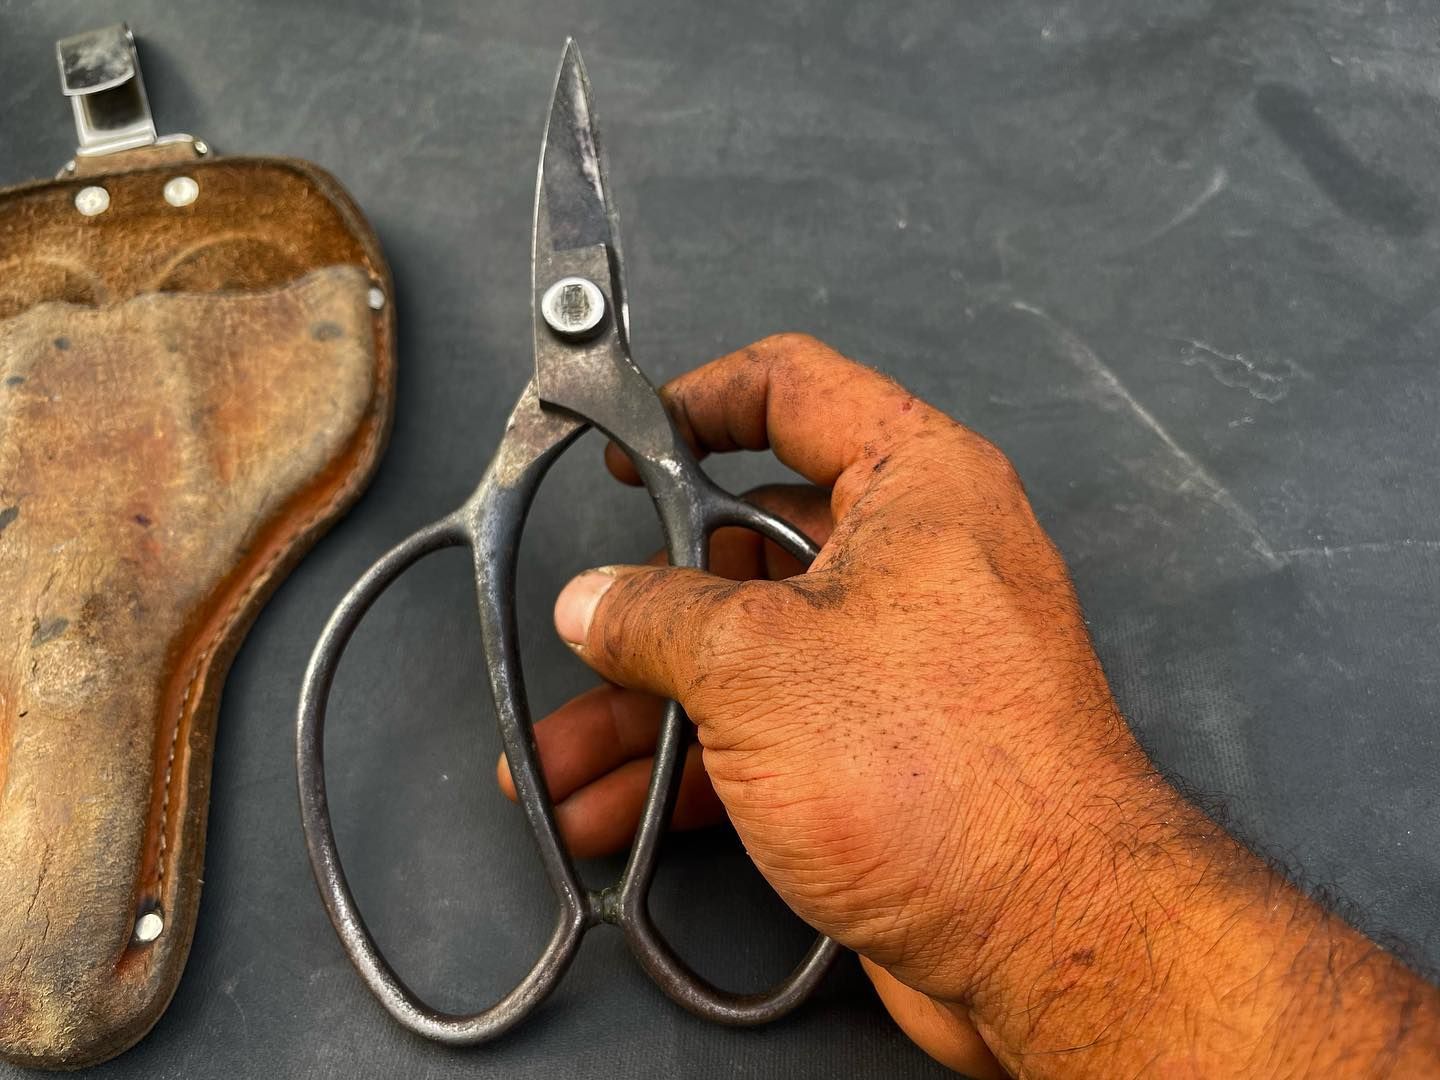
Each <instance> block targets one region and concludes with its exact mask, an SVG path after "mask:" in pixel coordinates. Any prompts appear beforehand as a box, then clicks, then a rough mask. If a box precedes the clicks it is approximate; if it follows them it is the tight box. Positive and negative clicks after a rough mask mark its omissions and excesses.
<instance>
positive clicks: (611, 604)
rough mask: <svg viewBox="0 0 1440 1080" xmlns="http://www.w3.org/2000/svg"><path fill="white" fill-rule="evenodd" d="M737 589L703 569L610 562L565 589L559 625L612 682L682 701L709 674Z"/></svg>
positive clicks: (557, 617)
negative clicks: (707, 669) (723, 616)
mask: <svg viewBox="0 0 1440 1080" xmlns="http://www.w3.org/2000/svg"><path fill="white" fill-rule="evenodd" d="M740 588H741V586H740V585H738V584H737V583H736V582H733V581H727V580H725V579H724V578H718V577H715V576H713V575H711V574H707V573H704V572H703V571H700V570H691V569H683V568H679V569H677V568H672V567H655V566H605V567H601V568H600V569H598V570H587V571H585V572H584V573H583V574H581V575H579V576H578V577H576V578H574V579H573V580H572V581H571V582H570V583H569V584H568V585H566V586H565V588H564V589H562V590H561V592H560V596H559V598H558V599H557V600H556V601H555V629H556V630H557V631H558V632H559V634H560V636H561V638H563V639H564V640H565V643H566V644H568V645H569V646H570V647H571V648H572V649H574V650H575V652H576V653H577V654H578V655H579V656H580V658H581V659H583V660H584V661H585V662H586V663H587V664H589V665H590V666H591V667H593V668H594V669H595V670H596V671H597V672H599V673H600V674H601V675H602V676H604V677H605V678H607V679H609V680H610V681H611V682H617V683H620V684H621V685H622V686H629V687H632V688H634V689H637V690H648V691H650V692H651V693H654V694H660V695H662V696H664V697H668V698H676V699H679V698H680V697H681V696H682V695H683V694H684V693H685V692H686V691H687V690H689V689H690V688H691V687H692V686H693V684H694V682H695V681H696V679H697V678H699V677H700V676H701V675H702V674H703V673H704V668H705V666H706V662H707V657H708V656H709V654H710V653H711V652H712V645H713V643H714V641H715V640H716V638H717V636H718V633H717V631H718V627H717V625H716V624H717V622H718V621H719V616H720V615H721V614H722V613H723V611H724V610H725V608H726V607H727V606H728V604H729V603H730V600H731V598H732V597H733V596H734V594H735V593H736V592H737V590H739V589H740Z"/></svg>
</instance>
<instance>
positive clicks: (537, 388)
mask: <svg viewBox="0 0 1440 1080" xmlns="http://www.w3.org/2000/svg"><path fill="white" fill-rule="evenodd" d="M540 161H541V165H540V171H539V177H538V179H537V181H536V191H535V219H534V227H533V230H532V236H533V242H532V249H531V250H532V255H531V279H530V280H531V298H532V320H533V322H534V334H535V382H533V383H531V384H530V385H528V386H526V388H525V390H524V392H523V393H522V394H521V396H520V400H519V402H518V403H517V404H516V406H515V411H514V412H512V413H511V415H510V421H509V423H507V424H506V426H505V435H504V438H503V439H502V440H501V444H500V447H499V449H498V450H497V451H496V454H495V457H494V459H493V460H492V461H491V464H490V467H489V468H488V469H487V470H486V472H485V476H484V478H483V479H482V481H481V483H480V486H479V487H478V488H477V489H476V491H475V493H474V494H473V495H471V496H470V498H469V499H468V500H467V501H466V502H465V504H464V505H463V506H462V507H461V508H460V509H459V510H457V511H456V512H455V513H454V514H452V515H450V516H449V517H447V518H444V519H442V520H441V521H438V522H436V523H435V524H433V525H429V526H426V527H425V528H423V529H421V530H419V531H418V532H416V533H415V534H414V535H412V536H411V537H410V538H409V539H408V540H405V541H402V542H401V543H400V544H399V545H397V546H396V547H394V548H392V549H391V551H390V552H389V553H388V554H386V555H385V556H383V557H382V558H381V559H380V560H379V562H377V563H376V564H375V565H374V566H372V567H371V568H370V570H369V571H367V572H366V573H365V574H364V575H363V576H362V577H361V578H360V580H359V582H357V583H356V585H355V586H354V587H353V588H352V589H351V590H350V591H349V592H348V593H347V594H346V595H345V598H344V600H342V601H341V603H340V606H339V608H337V609H336V611H335V614H334V615H332V616H331V618H330V621H329V622H328V623H327V624H326V627H325V631H324V632H323V633H322V634H321V637H320V642H319V644H318V645H317V646H316V649H315V653H314V655H313V657H312V658H311V661H310V667H309V669H308V670H307V671H306V674H305V682H304V685H303V686H302V687H301V691H300V708H299V720H298V725H297V732H296V766H297V772H298V778H299V785H300V807H301V815H302V819H303V825H304V828H305V840H306V844H307V846H308V847H309V851H310V864H311V867H312V869H313V870H314V872H315V880H316V883H317V884H318V886H319V888H320V893H321V895H322V897H323V898H324V901H325V906H326V909H327V910H328V912H329V914H330V921H331V924H332V925H333V926H334V927H335V931H336V933H337V934H339V936H340V940H341V942H342V944H343V945H344V946H345V950H346V952H347V953H349V955H350V959H351V961H352V962H353V963H354V964H355V966H356V968H357V970H358V971H359V972H360V974H361V976H362V978H364V980H365V983H366V985H367V986H369V987H370V989H371V991H373V992H374V994H375V996H376V997H377V998H379V999H380V1002H381V1003H382V1004H383V1005H384V1006H385V1008H386V1010H387V1011H388V1012H389V1013H390V1015H391V1016H393V1017H394V1018H395V1019H396V1020H397V1021H398V1022H399V1023H400V1024H401V1025H403V1026H404V1027H405V1028H407V1029H409V1030H410V1031H413V1032H415V1033H416V1034H418V1035H423V1036H425V1037H426V1038H430V1039H434V1040H436V1041H438V1042H443V1043H447V1044H449V1045H454V1046H472V1045H476V1044H478V1043H483V1042H488V1041H489V1040H491V1039H493V1038H496V1037H497V1036H499V1035H502V1034H504V1033H505V1032H507V1031H509V1030H510V1028H512V1027H514V1026H515V1025H516V1024H517V1023H519V1022H520V1021H521V1020H523V1019H525V1018H526V1017H527V1016H528V1015H529V1014H530V1013H531V1012H533V1011H534V1010H535V1008H536V1006H538V1005H539V1004H540V1003H541V1002H542V1001H544V1000H545V998H546V997H547V996H548V995H549V994H550V993H551V992H552V991H553V990H554V989H555V986H556V984H557V983H558V982H559V981H560V978H561V976H563V975H564V974H565V971H566V969H567V968H569V966H570V963H571V961H572V960H573V959H574V957H575V952H576V950H577V949H578V948H579V947H580V941H581V938H582V937H583V936H584V934H585V932H586V931H587V930H589V929H590V928H591V927H592V926H596V925H598V924H600V923H610V924H612V925H614V926H617V927H619V928H620V930H621V931H623V932H624V935H625V940H626V942H627V944H628V945H629V947H630V950H631V951H632V952H633V953H634V954H635V957H636V959H637V960H638V961H639V962H640V965H641V966H642V967H643V968H644V969H645V971H646V972H647V973H648V974H649V975H650V977H651V978H652V979H654V980H655V982H656V983H657V984H658V985H659V986H660V988H661V989H662V990H664V991H665V993H666V994H668V995H669V996H670V997H671V998H672V999H674V1000H675V1001H676V1002H678V1003H680V1004H681V1005H683V1006H684V1007H685V1008H687V1009H689V1010H690V1011H691V1012H693V1013H694V1014H696V1015H697V1016H700V1017H703V1018H705V1019H707V1020H715V1021H718V1022H721V1023H726V1024H746V1025H750V1024H762V1023H768V1022H770V1021H772V1020H776V1019H778V1018H779V1017H781V1016H783V1015H785V1014H786V1013H788V1012H789V1011H790V1010H791V1009H793V1008H794V1007H795V1006H797V1005H799V1004H800V1003H801V1002H802V1001H803V1000H804V999H805V998H806V997H808V996H809V995H810V993H811V992H812V991H813V990H814V989H815V987H816V986H817V985H819V982H820V980H821V979H822V978H823V977H824V975H825V972H826V970H827V969H828V968H829V966H830V964H831V962H832V961H833V960H834V958H835V955H836V952H837V946H836V945H835V943H834V942H832V941H829V940H826V939H825V938H823V937H822V938H820V939H819V940H818V941H816V943H815V944H814V945H812V946H811V948H810V950H809V951H808V952H807V953H806V954H805V956H804V958H803V959H802V960H801V961H800V963H799V965H798V966H797V967H796V968H795V970H794V971H793V972H792V973H791V974H790V975H789V976H787V977H786V978H785V979H783V980H781V981H780V982H779V983H777V984H776V985H775V986H774V987H773V988H771V989H769V990H766V991H763V992H759V993H745V994H740V993H733V992H728V991H724V990H721V989H719V988H718V987H716V986H714V985H713V984H711V983H709V982H707V981H706V980H705V979H703V978H702V977H700V976H699V975H697V974H696V973H695V972H694V971H693V970H692V969H691V968H690V967H689V966H687V965H686V963H685V961H684V960H682V959H681V958H680V957H679V956H678V955H677V954H676V952H675V950H674V948H673V947H672V946H671V945H670V943H669V942H668V941H667V940H666V938H665V935H663V934H662V933H661V932H660V930H659V929H658V928H657V927H656V925H655V922H654V920H653V918H652V917H651V914H650V907H649V900H650V888H651V885H652V883H653V882H654V879H655V870H656V856H657V854H658V851H659V845H660V841H661V839H662V838H663V836H664V834H665V830H666V826H667V824H668V822H669V820H670V814H671V811H672V809H673V808H674V805H675V798H676V796H677V795H678V794H679V791H680V777H681V765H682V762H683V761H684V752H685V745H686V742H687V741H688V734H689V723H688V721H687V720H686V718H685V714H684V712H683V711H682V710H681V709H680V707H679V706H678V705H677V704H675V703H674V702H671V703H670V705H669V707H668V708H667V709H666V711H665V718H664V721H663V723H662V726H661V731H660V738H659V741H658V743H657V744H656V748H655V762H654V767H653V769H652V771H651V776H650V787H649V791H648V792H647V794H646V797H645V806H644V810H643V812H642V814H641V818H640V823H639V827H638V829H637V830H636V834H635V840H634V843H633V844H632V846H631V849H630V854H629V858H628V859H627V860H626V863H625V869H624V872H623V873H622V874H621V875H620V877H619V879H618V880H617V881H616V882H615V883H614V884H612V885H608V886H606V887H604V888H601V889H587V888H586V887H585V886H584V885H582V884H581V881H580V876H579V874H578V873H577V872H576V869H575V863H574V860H573V859H571V857H570V855H569V854H568V853H567V852H566V851H565V848H564V846H563V844H562V843H561V840H560V834H559V831H558V830H557V828H556V825H555V814H554V806H553V804H552V802H551V799H550V795H549V793H548V792H547V791H546V790H545V784H544V781H543V779H542V777H541V771H540V762H539V759H538V757H537V754H536V749H535V739H534V734H533V730H532V717H531V715H530V709H529V703H528V700H527V698H526V694H525V682H524V676H523V671H522V667H521V650H520V647H519V642H520V626H519V619H518V617H517V613H516V610H515V572H516V567H517V566H518V563H519V557H520V536H521V531H522V529H523V527H524V523H525V518H526V516H527V515H528V513H529V511H530V505H531V504H532V503H533V502H534V501H535V496H536V494H537V492H538V490H539V487H540V483H541V481H542V480H543V479H544V477H545V474H546V473H547V472H548V471H549V469H550V467H551V466H552V465H553V464H554V462H555V459H556V458H558V457H559V455H560V454H561V453H563V452H564V451H565V450H566V449H567V448H568V447H569V446H570V445H571V444H572V443H573V442H574V441H575V438H576V436H577V435H579V434H580V432H581V431H582V430H583V428H584V427H586V426H589V425H592V424H593V425H594V426H596V427H598V428H599V429H600V430H601V431H603V432H604V433H605V434H606V435H607V436H609V437H610V438H613V439H615V440H616V441H617V442H618V443H619V444H620V445H621V446H622V447H624V448H625V450H626V451H627V453H629V455H630V457H631V460H632V461H634V463H635V466H636V469H637V470H638V471H639V473H640V476H641V479H642V480H643V481H644V483H645V488H646V490H647V491H649V493H650V497H651V498H652V499H653V500H654V503H655V508H656V510H657V511H658V512H659V515H660V520H661V524H662V525H663V527H664V531H665V537H666V547H667V549H668V551H669V555H670V561H671V563H672V564H674V565H676V566H698V567H704V566H705V565H706V556H707V554H708V548H709V538H710V534H711V533H712V532H714V531H715V530H716V529H717V528H720V527H722V526H726V525H742V526H745V527H748V528H752V529H755V530H756V531H757V532H760V533H762V534H764V535H765V536H767V537H769V538H770V539H771V540H774V541H775V542H776V543H777V544H779V545H780V546H781V547H783V548H785V549H786V550H787V551H789V552H790V553H791V554H792V555H794V556H795V557H797V558H799V559H801V560H803V561H805V562H806V563H808V562H809V561H810V560H811V559H813V558H814V557H815V554H816V549H815V547H814V545H813V544H811V543H810V541H809V540H807V539H806V538H805V536H804V535H803V534H801V533H800V532H799V531H798V530H796V529H795V528H794V527H792V526H791V525H789V524H787V523H786V522H784V521H782V520H781V519H779V518H776V517H775V516H774V515H772V514H769V513H767V512H765V511H764V510H761V509H760V508H759V507H756V506H752V505H750V504H748V503H745V502H743V501H742V500H740V499H737V498H735V497H734V496H733V495H730V494H728V493H727V492H725V491H723V490H721V489H720V488H718V487H716V486H715V485H714V484H713V483H711V482H710V480H709V478H708V477H706V475H705V473H704V472H703V471H701V469H700V466H699V464H698V463H697V462H696V460H695V458H694V456H693V455H692V454H691V453H690V451H689V449H688V448H687V447H686V445H685V441H684V439H682V438H681V437H680V434H679V432H677V431H676V429H675V426H674V424H673V423H672V422H671V420H670V418H669V416H668V415H666V412H665V409H664V407H663V406H662V405H661V404H660V398H659V396H658V395H657V394H656V393H655V391H654V388H653V387H652V386H651V385H650V383H649V382H648V381H647V380H646V379H645V376H644V374H643V373H641V371H640V369H639V368H638V367H636V366H635V362H634V361H633V360H632V359H631V357H630V347H629V344H628V343H627V341H626V336H625V330H626V325H625V324H626V319H625V318H623V317H622V318H619V319H617V318H613V317H612V318H610V319H608V320H606V321H604V322H600V321H598V320H590V319H582V320H581V321H582V322H589V323H590V324H591V325H590V327H589V329H592V330H594V329H598V336H597V335H595V334H586V333H581V334H579V335H578V336H577V335H576V333H575V332H574V327H573V326H572V325H571V323H570V322H569V321H568V320H564V319H560V318H558V317H557V315H556V313H555V311H554V309H553V304H552V303H551V301H552V299H553V297H554V294H555V286H556V284H557V283H564V282H578V283H581V284H582V286H583V287H584V288H585V289H586V291H587V292H589V293H593V296H594V297H595V298H598V304H597V303H596V300H595V299H591V300H590V301H589V306H590V309H591V310H595V309H597V308H598V310H599V311H601V312H603V311H605V310H606V309H607V308H608V309H609V310H612V311H621V312H624V311H625V310H626V308H625V306H624V300H623V299H622V298H623V297H624V296H625V295H626V294H625V290H624V289H623V287H622V285H621V282H622V260H621V258H620V243H619V236H618V230H617V225H616V216H615V213H614V210H613V208H612V206H611V204H610V201H609V197H608V186H607V183H608V181H607V177H608V170H607V169H606V161H605V155H604V147H603V143H602V142H601V139H600V136H599V133H598V127H597V125H596V122H595V110H594V108H593V105H592V102H591V93H590V85H589V81H588V80H587V79H586V77H585V69H584V66H583V65H582V63H581V61H580V54H579V51H578V49H577V48H576V46H575V45H574V43H573V42H572V43H567V44H566V46H565V52H564V56H563V57H562V59H561V61H560V69H559V72H558V74H557V76H556V81H555V90H554V92H553V94H552V95H551V111H550V117H549V119H548V121H547V122H546V126H545V138H544V140H543V142H542V150H541V155H540ZM607 297H608V298H609V299H608V300H607V299H606V298H607ZM557 323H559V325H558V326H557ZM457 545H467V546H469V547H470V549H471V551H472V553H473V554H474V558H475V581H476V591H477V593H478V597H479V604H480V624H481V631H480V636H481V641H482V643H483V646H484V654H485V666H486V668H487V670H488V674H489V681H490V693H491V697H492V699H493V701H494V704H495V710H496V714H497V716H498V718H499V726H500V737H501V740H502V742H503V743H504V746H505V754H506V758H507V759H508V761H509V763H510V772H511V776H512V777H513V779H514V782H515V790H516V793H517V795H518V796H519V800H520V804H521V806H522V807H523V808H524V811H525V817H526V819H527V820H528V822H529V824H530V829H531V831H532V832H533V833H534V835H535V842H536V844H537V846H538V848H539V854H540V860H541V862H542V863H543V864H544V867H545V874H546V877H547V878H548V879H549V881H550V887H551V889H552V890H553V891H554V893H555V896H556V898H557V899H558V900H559V902H560V913H559V917H558V919H557V920H556V924H555V929H554V932H553V933H552V934H551V936H550V940H549V943H548V944H547V945H546V946H545V948H544V950H543V951H542V952H541V954H540V957H539V959H538V960H537V961H536V963H535V966H534V967H532V968H531V969H530V971H529V972H528V973H527V974H526V975H525V976H524V978H522V979H521V980H520V981H519V983H517V984H516V986H515V987H514V989H512V990H511V991H510V992H509V993H507V994H505V995H504V996H503V997H501V998H500V999H499V1000H498V1001H496V1002H495V1003H493V1004H491V1005H489V1006H486V1007H485V1008H483V1009H481V1010H479V1011H476V1012H469V1013H464V1014H455V1013H451V1012H446V1011H444V1010H440V1009H436V1008H435V1007H433V1006H432V1005H429V1004H427V1003H426V1002H425V1001H424V1000H422V999H421V997H420V996H419V995H417V994H416V993H415V992H414V991H412V990H411V989H410V988H409V987H408V986H406V985H405V982H404V980H403V979H401V977H400V976H399V975H397V974H396V973H395V970H394V969H393V968H392V967H391V966H390V964H389V963H388V962H387V961H386V959H385V957H384V955H383V953H382V952H381V950H380V948H379V947H378V946H377V945H376V944H375V939H374V937H373V935H372V934H371V933H370V931H369V930H368V929H367V927H366V926H365V922H364V919H363V917H362V916H361V914H360V910H359V907H358V905H357V904H356V903H355V898H354V895H353V893H352V892H351V889H350V887H349V884H348V883H347V882H346V879H345V872H344V869H343V868H342V866H341V860H340V854H339V849H338V847H337V845H336V843H335V834H334V829H333V827H332V825H331V821H330V810H329V804H328V800H327V798H326V792H325V766H324V748H325V742H324V726H325V719H326V712H327V706H328V702H329V697H330V692H331V688H332V686H333V684H334V681H335V673H336V671H337V670H338V668H339V665H340V660H341V657H342V656H343V654H344V649H345V645H346V644H347V643H348V642H349V640H350V638H351V636H352V635H353V634H354V632H355V630H356V628H357V627H358V625H359V623H360V620H361V619H362V618H363V617H364V616H365V613H366V612H367V611H369V609H370V607H371V606H372V605H373V604H374V602H375V600H376V599H378V598H379V596H380V594H381V593H382V592H384V591H385V589H387V588H389V587H390V586H391V585H392V584H393V583H394V582H395V580H396V579H397V578H398V577H399V575H400V574H401V573H403V572H404V571H405V570H408V569H409V568H410V567H411V566H413V565H414V564H415V563H416V562H418V561H419V560H420V559H421V558H422V557H423V556H425V555H428V554H430V553H431V552H433V551H437V550H439V549H440V548H442V547H453V546H457ZM477 930H479V931H481V932H483V930H484V928H483V927H481V928H477Z"/></svg>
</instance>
